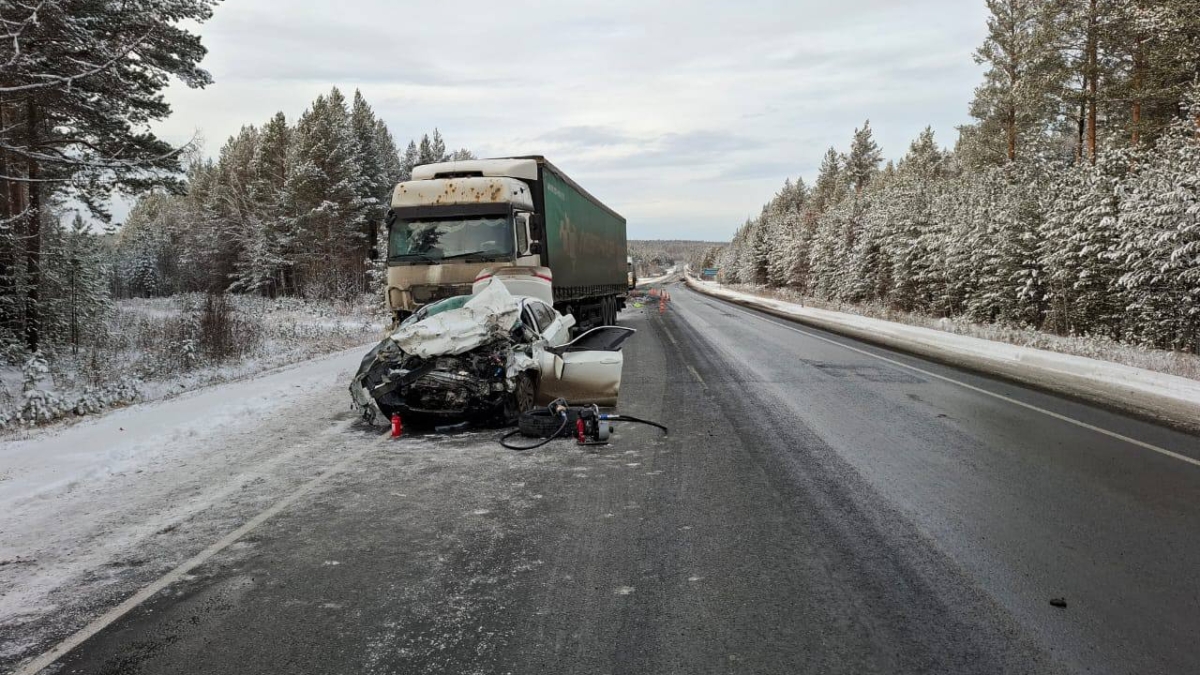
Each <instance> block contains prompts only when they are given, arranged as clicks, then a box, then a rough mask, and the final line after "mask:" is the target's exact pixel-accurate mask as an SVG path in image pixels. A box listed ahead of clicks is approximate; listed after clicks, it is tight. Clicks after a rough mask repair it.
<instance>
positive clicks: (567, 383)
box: [350, 268, 636, 425]
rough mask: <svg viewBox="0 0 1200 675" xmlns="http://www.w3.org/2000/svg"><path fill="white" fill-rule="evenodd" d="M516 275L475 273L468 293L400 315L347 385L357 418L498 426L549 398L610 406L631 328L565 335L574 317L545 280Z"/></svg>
mask: <svg viewBox="0 0 1200 675" xmlns="http://www.w3.org/2000/svg"><path fill="white" fill-rule="evenodd" d="M522 274H523V273H522V272H521V271H519V268H510V269H508V270H498V271H497V272H496V274H495V275H493V274H491V273H490V272H489V273H481V274H480V277H479V278H478V279H477V280H476V283H475V286H474V288H473V289H472V290H473V291H474V293H473V294H472V295H461V296H456V297H452V298H447V299H444V300H441V301H438V302H435V303H432V304H430V305H426V306H424V307H422V308H421V309H420V310H418V311H417V312H416V313H414V314H412V315H411V316H409V317H408V318H406V319H405V320H404V321H403V322H401V323H400V325H399V326H397V328H396V329H395V330H394V331H393V332H392V334H391V335H389V336H388V337H387V338H385V339H384V340H383V341H382V342H380V343H379V344H378V345H377V346H376V347H375V348H374V349H372V350H371V351H370V352H368V353H367V355H366V356H365V357H364V358H363V360H362V363H361V364H360V366H359V369H358V372H357V374H356V375H355V376H354V379H353V381H352V382H351V384H350V394H351V397H352V399H353V401H354V406H355V408H356V409H357V410H358V411H359V412H360V414H361V415H362V416H363V418H364V419H366V420H367V421H369V422H371V423H372V424H377V425H386V424H387V423H388V421H389V420H390V418H391V416H392V415H393V414H400V415H401V416H402V417H403V418H404V419H405V420H406V421H415V422H417V423H421V422H426V423H449V422H455V421H470V422H474V423H480V424H492V425H503V424H510V423H512V422H513V421H515V420H516V418H517V416H518V415H519V414H520V413H522V412H525V411H527V410H530V409H532V408H533V407H535V406H536V405H538V404H544V403H547V402H549V401H551V400H553V399H556V398H563V399H566V400H567V401H568V402H570V403H578V404H584V403H588V404H591V403H594V404H597V405H601V406H613V405H616V402H617V395H618V393H619V391H620V385H621V367H622V365H623V358H622V355H621V345H622V344H623V343H624V342H625V340H627V339H628V338H629V337H630V336H632V335H633V334H634V333H635V332H636V331H635V330H633V329H632V328H625V327H621V326H602V327H599V328H594V329H592V330H590V331H587V332H585V333H583V334H582V335H579V336H578V337H576V338H574V339H571V328H572V327H573V326H574V324H575V320H574V317H572V316H571V315H569V314H567V315H564V314H561V313H559V312H558V311H556V310H555V309H554V307H553V306H552V304H551V290H550V284H549V283H548V282H542V281H541V280H540V278H538V277H537V275H532V276H520V275H522ZM510 285H511V286H512V287H513V290H516V291H517V292H518V293H523V294H514V293H512V292H510V289H509V287H510ZM542 285H544V287H542Z"/></svg>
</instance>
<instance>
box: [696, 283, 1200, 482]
mask: <svg viewBox="0 0 1200 675" xmlns="http://www.w3.org/2000/svg"><path fill="white" fill-rule="evenodd" d="M709 297H711V296H709ZM718 299H719V298H718ZM725 304H726V305H727V306H728V307H729V309H732V310H734V311H736V312H741V313H742V314H745V315H746V316H750V317H754V318H756V319H763V317H762V316H760V315H758V314H754V313H752V312H747V311H746V310H744V309H742V308H741V307H738V306H737V305H734V304H733V303H730V302H725ZM783 320H784V321H786V319H783ZM767 323H770V324H772V325H775V326H778V327H780V328H783V329H786V330H790V331H792V332H793V333H799V334H801V335H804V336H806V337H810V338H813V339H816V340H821V341H823V342H828V343H829V344H831V345H837V346H839V347H841V348H843V349H849V350H850V351H852V352H855V353H858V354H862V355H864V356H870V357H871V358H873V359H879V360H880V361H885V362H887V363H890V364H892V365H894V366H898V367H900V368H905V369H907V370H911V371H913V372H917V373H921V374H922V375H926V376H928V377H932V378H934V379H938V380H942V381H943V382H949V383H951V384H956V385H958V386H960V387H963V388H966V389H970V390H971V391H974V392H978V393H980V394H984V395H986V396H991V397H992V398H996V399H1000V400H1001V401H1007V402H1008V403H1011V404H1013V405H1016V406H1020V407H1022V408H1025V409H1026V410H1033V411H1035V412H1039V413H1042V414H1043V415H1047V416H1049V417H1053V418H1054V419H1056V420H1061V421H1063V422H1067V423H1068V424H1074V425H1075V426H1077V427H1080V428H1082V429H1087V430H1088V431H1094V432H1096V433H1098V434H1103V435H1105V436H1108V437H1110V438H1115V439H1117V440H1120V441H1125V442H1126V443H1129V444H1130V445H1136V446H1137V447H1139V448H1144V449H1146V450H1149V451H1151V452H1157V453H1158V454H1160V455H1165V456H1167V457H1171V458H1173V459H1177V460H1179V461H1181V462H1186V463H1188V464H1191V465H1193V466H1200V459H1194V458H1192V457H1188V456H1187V455H1181V454H1179V453H1178V452H1172V451H1170V450H1167V449H1166V448H1160V447H1158V446H1157V445H1154V444H1152V443H1147V442H1145V441H1139V440H1138V439H1136V438H1130V437H1129V436H1126V435H1124V434H1118V433H1117V432H1115V431H1109V430H1108V429H1103V428H1101V427H1098V426H1096V425H1094V424H1088V423H1087V422H1083V421H1080V420H1077V419H1075V418H1074V417H1067V416H1066V415H1062V414H1059V413H1056V412H1054V411H1052V410H1046V409H1045V408H1039V407H1037V406H1036V405H1032V404H1030V403H1025V402H1024V401H1018V400H1017V399H1015V398H1011V397H1009V396H1005V395H1004V394H997V393H996V392H994V391H988V390H987V389H983V388H980V387H976V386H975V385H973V384H967V383H966V382H961V381H959V380H956V379H954V378H952V377H946V376H945V375H938V374H937V373H931V372H929V371H928V370H924V369H922V368H918V367H916V366H910V365H908V364H907V363H902V362H900V361H897V360H895V359H889V358H888V357H886V356H880V355H879V354H874V353H872V352H869V351H867V350H865V349H859V348H857V347H851V346H850V345H848V344H845V343H842V342H839V341H837V340H832V339H830V338H827V337H822V336H820V335H816V334H814V333H812V332H810V331H807V330H800V329H798V328H793V327H791V326H786V325H784V324H781V323H779V322H778V321H770V320H767Z"/></svg>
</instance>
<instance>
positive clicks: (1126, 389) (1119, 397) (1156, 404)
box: [688, 278, 1200, 426]
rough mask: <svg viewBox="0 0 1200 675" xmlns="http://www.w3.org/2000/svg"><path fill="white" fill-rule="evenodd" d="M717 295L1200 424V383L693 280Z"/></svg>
mask: <svg viewBox="0 0 1200 675" xmlns="http://www.w3.org/2000/svg"><path fill="white" fill-rule="evenodd" d="M688 283H689V284H690V285H692V286H693V287H694V288H697V289H699V290H701V291H703V292H705V293H708V294H710V295H715V296H718V297H724V298H729V299H731V300H736V301H737V302H739V303H742V304H746V305H749V306H751V307H757V308H760V309H764V310H767V311H769V312H772V313H776V314H782V315H785V316H789V317H794V318H796V319H798V320H800V321H802V322H806V323H812V324H814V325H817V326H820V327H823V328H827V329H830V330H834V331H835V332H840V333H846V334H849V335H851V336H854V337H860V338H864V339H869V340H871V341H874V342H881V343H883V344H886V345H888V346H891V347H895V348H898V349H902V350H905V351H912V352H915V353H918V354H922V355H926V356H932V357H934V358H939V359H941V360H949V361H951V362H954V363H957V364H960V365H965V366H967V367H971V368H975V369H979V370H983V371H985V372H993V373H997V374H1000V375H1004V376H1007V377H1013V378H1016V379H1019V380H1022V381H1026V382H1030V383H1033V384H1035V385H1039V386H1044V387H1047V388H1049V389H1052V390H1055V391H1061V392H1064V393H1068V394H1072V395H1076V396H1082V397H1084V398H1087V399H1090V400H1096V401H1100V402H1102V403H1105V404H1107V405H1112V406H1116V407H1119V408H1123V409H1129V410H1132V411H1134V412H1137V413H1140V414H1146V415H1150V416H1154V417H1161V418H1164V419H1168V420H1171V421H1174V422H1177V423H1181V424H1185V425H1189V426H1193V425H1195V424H1196V420H1200V381H1197V380H1193V379H1190V378H1185V377H1178V376H1175V375H1168V374H1165V373H1159V372H1154V371H1151V370H1145V369H1142V368H1135V367H1132V366H1127V365H1123V364H1119V363H1112V362H1108V361H1102V360H1099V359H1093V358H1087V357H1083V356H1075V355H1071V354H1061V353H1058V352H1052V351H1047V350H1043V349H1034V348H1031V347H1025V346H1020V345H1012V344H1005V343H1002V342H995V341H992V340H985V339H982V338H977V337H971V336H967V335H958V334H954V333H948V332H944V331H940V330H934V329H931V328H922V327H919V326H909V325H905V324H900V323H895V322H892V321H884V320H882V319H874V318H870V317H865V316H859V315H856V314H847V313H844V312H835V311H830V310H826V309H818V308H814V307H805V306H803V305H799V304H796V303H791V302H784V301H782V300H774V299H770V298H763V297H760V296H757V295H752V294H750V293H743V292H740V291H736V290H732V289H729V288H725V287H723V286H722V285H721V284H719V283H716V282H708V281H698V280H695V279H691V278H689V279H688Z"/></svg>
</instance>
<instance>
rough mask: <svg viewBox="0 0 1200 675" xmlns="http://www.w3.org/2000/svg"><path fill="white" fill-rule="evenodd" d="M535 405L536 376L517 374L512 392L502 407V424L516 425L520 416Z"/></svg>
mask: <svg viewBox="0 0 1200 675" xmlns="http://www.w3.org/2000/svg"><path fill="white" fill-rule="evenodd" d="M536 405H537V375H536V373H534V372H533V371H529V370H527V371H525V372H523V373H518V374H517V379H516V382H515V383H514V385H513V391H512V393H511V394H509V396H508V401H507V403H505V405H504V423H505V424H516V423H517V421H518V420H519V419H520V418H521V415H523V414H525V413H527V412H529V411H530V410H533V409H534V407H536Z"/></svg>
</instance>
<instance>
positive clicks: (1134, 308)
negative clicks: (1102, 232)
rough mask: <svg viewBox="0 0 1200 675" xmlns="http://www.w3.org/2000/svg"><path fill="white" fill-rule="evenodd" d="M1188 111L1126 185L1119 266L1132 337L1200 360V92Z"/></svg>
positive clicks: (1192, 97) (1195, 93)
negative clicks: (1199, 127)
mask: <svg viewBox="0 0 1200 675" xmlns="http://www.w3.org/2000/svg"><path fill="white" fill-rule="evenodd" d="M1187 103H1188V105H1187V110H1188V112H1187V114H1185V115H1184V116H1182V117H1181V118H1179V119H1178V120H1176V122H1175V123H1174V124H1173V125H1172V126H1171V127H1170V129H1168V131H1167V133H1165V134H1164V135H1163V136H1162V138H1161V139H1159V141H1158V143H1157V144H1156V145H1155V147H1154V150H1153V152H1149V153H1147V154H1146V156H1145V157H1143V158H1142V162H1141V163H1140V164H1139V166H1138V170H1137V172H1136V173H1135V174H1134V175H1132V176H1131V178H1130V180H1128V181H1126V185H1125V189H1124V192H1125V200H1124V203H1123V204H1122V207H1121V211H1120V216H1119V217H1118V221H1117V222H1118V228H1119V230H1120V233H1119V234H1120V242H1119V243H1118V245H1117V254H1118V258H1117V259H1118V261H1119V262H1120V264H1121V266H1122V268H1123V269H1124V271H1125V272H1124V274H1123V275H1122V277H1121V279H1120V283H1121V285H1122V286H1123V287H1124V288H1125V290H1126V291H1127V292H1128V294H1129V301H1130V305H1129V312H1130V313H1131V314H1132V316H1131V317H1130V320H1131V326H1130V330H1131V332H1132V333H1133V334H1134V335H1135V336H1136V337H1138V338H1140V339H1142V340H1143V341H1145V342H1146V343H1148V344H1151V345H1154V346H1157V347H1161V348H1168V349H1180V350H1187V351H1191V352H1200V138H1198V137H1197V122H1196V120H1198V119H1200V87H1197V88H1195V89H1194V90H1193V91H1192V93H1191V94H1190V96H1189V99H1188V101H1187Z"/></svg>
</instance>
